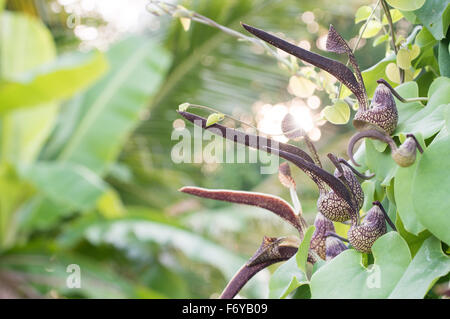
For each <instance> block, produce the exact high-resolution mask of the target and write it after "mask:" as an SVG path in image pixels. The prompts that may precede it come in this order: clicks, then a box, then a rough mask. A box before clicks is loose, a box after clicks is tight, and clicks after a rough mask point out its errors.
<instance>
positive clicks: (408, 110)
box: [394, 82, 424, 126]
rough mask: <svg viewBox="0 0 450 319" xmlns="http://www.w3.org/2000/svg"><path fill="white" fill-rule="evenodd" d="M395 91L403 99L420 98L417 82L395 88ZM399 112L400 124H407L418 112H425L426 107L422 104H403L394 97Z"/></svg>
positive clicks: (406, 83)
mask: <svg viewBox="0 0 450 319" xmlns="http://www.w3.org/2000/svg"><path fill="white" fill-rule="evenodd" d="M395 91H397V92H398V94H400V96H402V97H403V98H416V97H418V96H419V87H418V85H417V83H416V82H405V83H403V84H400V85H399V86H397V87H396V88H395ZM394 100H395V104H396V105H397V110H398V124H399V125H400V126H401V125H402V124H404V123H406V122H407V121H408V120H409V119H410V118H411V117H412V116H414V115H415V114H416V113H417V112H419V111H421V110H423V108H424V106H423V105H422V104H421V103H420V102H409V103H403V102H401V101H399V100H398V99H397V98H396V97H394Z"/></svg>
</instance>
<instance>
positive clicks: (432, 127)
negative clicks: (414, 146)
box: [395, 77, 450, 139]
mask: <svg viewBox="0 0 450 319" xmlns="http://www.w3.org/2000/svg"><path fill="white" fill-rule="evenodd" d="M428 96H429V100H428V103H427V106H426V107H423V108H422V109H421V110H420V109H419V108H420V107H419V106H418V105H414V104H409V103H408V104H409V105H405V106H402V109H399V114H400V119H399V124H398V126H397V129H396V131H395V135H399V134H400V133H402V134H405V135H406V134H408V133H413V134H416V133H420V134H422V136H423V138H424V139H427V138H429V137H430V136H432V135H434V134H436V133H437V132H438V131H439V130H440V129H441V128H442V127H443V126H444V125H445V118H444V113H445V111H446V109H447V108H448V105H447V104H443V103H448V101H449V100H450V79H448V78H446V77H440V78H437V79H435V80H434V81H433V83H432V84H431V86H430V89H429V92H428ZM398 105H399V104H398ZM416 110H417V112H415V111H416ZM403 112H406V113H407V114H408V116H409V115H410V116H409V117H407V118H405V116H403V117H402V113H403Z"/></svg>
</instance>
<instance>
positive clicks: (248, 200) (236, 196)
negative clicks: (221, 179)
mask: <svg viewBox="0 0 450 319" xmlns="http://www.w3.org/2000/svg"><path fill="white" fill-rule="evenodd" d="M180 191H181V192H183V193H187V194H191V195H195V196H198V197H203V198H209V199H214V200H220V201H225V202H229V203H237V204H244V205H251V206H257V207H261V208H264V209H267V210H269V211H271V212H273V213H275V214H276V215H278V216H279V217H281V218H283V219H284V220H286V221H287V222H289V223H290V224H291V225H292V226H294V227H295V228H296V229H297V230H298V231H299V233H301V234H303V227H304V225H302V222H301V220H300V219H299V218H298V216H297V215H296V214H295V211H294V209H293V208H292V206H291V205H289V204H288V203H287V202H286V201H285V200H284V199H282V198H280V197H277V196H273V195H268V194H262V193H255V192H244V191H233V190H225V189H205V188H200V187H192V186H186V187H183V188H181V189H180Z"/></svg>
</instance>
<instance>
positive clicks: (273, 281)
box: [269, 226, 315, 299]
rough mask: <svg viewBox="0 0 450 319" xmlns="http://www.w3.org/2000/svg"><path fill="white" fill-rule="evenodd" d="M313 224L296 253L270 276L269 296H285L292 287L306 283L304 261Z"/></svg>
mask: <svg viewBox="0 0 450 319" xmlns="http://www.w3.org/2000/svg"><path fill="white" fill-rule="evenodd" d="M314 229H315V227H314V226H309V227H308V229H307V230H306V232H305V237H304V238H303V241H302V242H301V244H300V246H299V248H298V251H297V253H296V254H295V256H292V257H291V258H290V259H289V260H288V261H286V262H285V263H284V264H283V265H281V266H280V267H278V268H277V270H276V271H275V272H274V273H273V275H272V276H271V277H270V282H269V298H281V299H284V298H286V297H287V296H288V295H289V294H290V293H291V292H292V291H294V289H296V288H298V287H300V286H301V285H304V284H307V283H308V278H307V276H306V261H307V258H308V251H309V245H310V242H311V237H312V235H313V233H314Z"/></svg>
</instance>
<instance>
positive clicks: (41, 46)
mask: <svg viewBox="0 0 450 319" xmlns="http://www.w3.org/2000/svg"><path fill="white" fill-rule="evenodd" d="M24 44H26V49H24ZM0 47H1V52H0V54H1V56H0V58H1V60H2V61H4V62H3V63H2V67H1V68H0V78H15V77H16V76H19V75H20V74H23V73H24V72H28V71H30V70H33V69H35V68H37V67H39V66H41V65H43V64H45V63H50V62H51V61H53V60H54V59H55V57H56V48H55V44H54V42H53V38H52V35H51V33H50V31H49V30H48V29H47V28H46V27H45V26H44V24H43V23H42V22H40V21H39V20H37V19H36V18H33V17H31V16H29V15H26V14H22V13H12V12H9V11H5V12H3V13H2V15H1V17H0ZM57 112H58V108H57V105H56V104H55V103H45V104H40V105H39V106H36V107H33V108H28V109H23V110H18V111H16V112H12V113H8V114H6V115H4V116H3V117H2V119H1V121H2V123H1V126H2V136H1V150H2V159H3V160H6V161H10V162H12V163H32V162H33V161H34V160H35V158H36V156H37V155H38V153H39V152H40V150H41V147H42V144H43V143H44V141H45V140H46V139H47V137H48V135H49V133H50V131H51V129H52V128H53V124H54V121H55V119H56V116H57Z"/></svg>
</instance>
